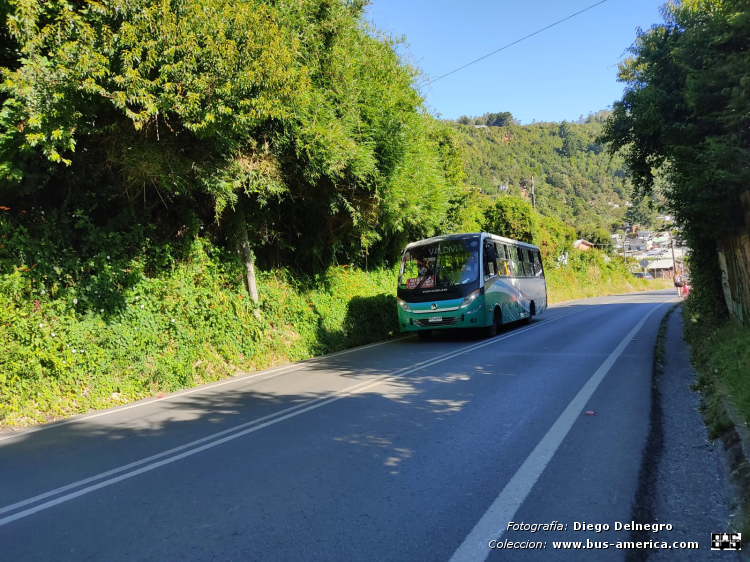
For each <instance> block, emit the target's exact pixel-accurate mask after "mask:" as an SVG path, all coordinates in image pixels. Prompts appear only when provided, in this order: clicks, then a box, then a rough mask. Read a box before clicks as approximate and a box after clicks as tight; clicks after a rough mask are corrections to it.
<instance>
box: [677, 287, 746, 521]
mask: <svg viewBox="0 0 750 562" xmlns="http://www.w3.org/2000/svg"><path fill="white" fill-rule="evenodd" d="M692 299H693V296H691V297H690V298H689V299H688V305H687V306H685V307H683V317H684V320H685V339H686V340H687V342H688V343H689V344H690V347H691V351H692V360H693V364H694V366H695V367H696V370H697V373H698V377H697V380H696V383H695V385H694V390H698V391H700V392H701V393H702V394H703V397H704V401H703V405H702V411H703V415H704V418H705V421H706V425H707V427H708V430H709V437H710V438H711V439H718V438H720V437H721V436H722V435H723V434H724V433H725V432H726V431H727V430H728V429H729V428H730V427H731V426H732V423H733V422H732V420H731V419H729V417H728V415H727V413H726V411H725V408H724V407H723V406H724V404H725V403H729V404H730V405H731V406H732V408H733V410H734V411H735V412H736V414H737V415H738V416H739V417H740V423H744V424H745V425H748V424H750V328H746V327H743V326H741V325H740V324H739V323H738V322H737V321H735V320H729V321H725V322H719V321H717V320H714V319H713V318H711V317H705V316H702V315H701V314H700V312H699V311H700V308H701V307H700V303H698V302H693V303H691V302H690V301H691V300H692ZM749 492H750V491H749V490H743V491H742V496H743V497H747V494H748V493H749ZM744 503H745V505H744V506H743V510H744V512H745V513H744V515H743V520H742V523H741V524H740V526H741V529H740V530H741V532H743V533H750V513H749V512H748V506H747V500H745V502H744Z"/></svg>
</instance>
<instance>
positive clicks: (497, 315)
mask: <svg viewBox="0 0 750 562" xmlns="http://www.w3.org/2000/svg"><path fill="white" fill-rule="evenodd" d="M502 322H503V317H502V313H501V312H500V309H499V308H497V307H496V308H495V312H494V313H493V314H492V324H491V325H489V326H487V337H488V338H494V337H495V336H496V335H497V327H498V326H499V325H500V324H502Z"/></svg>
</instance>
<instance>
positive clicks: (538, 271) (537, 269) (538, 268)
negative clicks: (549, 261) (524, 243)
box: [534, 250, 544, 277]
mask: <svg viewBox="0 0 750 562" xmlns="http://www.w3.org/2000/svg"><path fill="white" fill-rule="evenodd" d="M534 275H535V276H536V277H544V269H542V257H541V256H540V255H539V252H538V251H536V250H535V251H534Z"/></svg>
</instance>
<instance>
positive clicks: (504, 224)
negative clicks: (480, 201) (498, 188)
mask: <svg viewBox="0 0 750 562" xmlns="http://www.w3.org/2000/svg"><path fill="white" fill-rule="evenodd" d="M538 228H539V219H538V217H537V214H536V212H535V211H534V208H533V207H532V206H531V205H530V204H529V202H528V201H526V200H525V199H522V198H520V197H502V198H500V199H497V200H495V203H494V205H492V206H491V207H489V208H488V209H487V211H486V212H485V216H484V224H483V230H484V231H486V232H492V233H493V234H498V235H500V236H505V237H507V238H512V239H514V240H520V241H522V242H528V243H533V242H534V240H536V237H537V234H538Z"/></svg>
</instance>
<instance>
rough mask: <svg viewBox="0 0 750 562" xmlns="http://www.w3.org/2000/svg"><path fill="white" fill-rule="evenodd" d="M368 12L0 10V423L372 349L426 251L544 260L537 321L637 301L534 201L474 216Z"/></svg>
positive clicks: (616, 266)
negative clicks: (568, 304)
mask: <svg viewBox="0 0 750 562" xmlns="http://www.w3.org/2000/svg"><path fill="white" fill-rule="evenodd" d="M363 5H364V2H358V1H355V2H341V1H339V0H302V1H294V2H292V1H281V2H277V1H270V0H269V1H264V0H249V1H246V2H231V1H229V0H109V1H107V2H93V1H88V0H77V1H74V2H70V1H63V0H54V1H42V0H11V1H9V2H4V3H2V4H0V17H3V18H5V19H6V21H7V24H8V25H7V26H6V27H4V28H3V29H2V32H0V65H2V69H1V70H0V72H2V79H3V80H2V86H0V103H1V104H2V107H1V108H0V348H2V349H3V351H4V352H3V353H2V354H0V423H3V424H18V425H23V424H27V423H34V422H38V421H41V420H44V419H48V417H56V416H60V415H68V414H71V413H76V412H85V411H88V410H89V409H90V408H99V407H105V406H109V405H114V404H119V403H122V402H124V401H129V400H133V399H137V398H139V397H142V396H147V395H151V394H155V393H159V392H164V391H169V390H174V389H177V388H181V387H185V386H191V385H194V384H198V383H201V382H206V381H211V380H215V379H218V378H220V377H222V376H226V375H228V374H231V373H234V372H236V370H237V369H255V368H259V367H263V366H267V365H271V364H275V363H278V362H283V361H289V360H296V359H300V358H303V357H309V356H312V355H316V354H320V353H325V352H329V351H333V350H337V349H342V348H345V347H349V346H352V345H357V344H360V343H365V342H369V341H376V340H379V339H383V338H386V337H389V336H390V335H393V333H394V330H395V328H396V326H395V313H394V310H395V304H394V302H393V298H394V297H393V287H395V279H394V275H395V272H394V262H395V261H396V260H397V258H398V255H399V250H400V249H401V248H402V247H403V245H404V244H405V242H406V241H408V240H414V239H418V238H423V237H427V236H430V235H432V234H436V233H443V232H460V231H477V230H480V229H486V230H492V231H494V232H502V233H505V234H508V235H510V236H514V237H517V238H522V239H525V240H529V241H535V242H537V243H539V244H540V246H541V247H542V252H543V255H544V258H545V263H546V265H547V268H548V271H549V279H550V296H551V298H553V299H564V298H570V297H577V296H586V295H591V294H594V293H597V292H599V293H600V292H617V291H623V290H634V289H636V288H644V287H646V284H645V283H643V282H637V281H635V280H631V279H630V277H629V274H628V271H627V268H626V267H625V265H624V264H623V263H622V262H621V261H618V260H617V259H610V258H609V257H606V256H605V255H604V254H602V253H599V252H590V253H588V254H586V255H584V254H583V253H580V252H575V251H572V250H570V243H571V241H572V240H573V239H574V238H575V237H576V235H577V234H578V233H577V232H576V230H575V229H574V228H573V227H572V226H571V224H573V221H575V220H578V218H579V216H578V215H575V214H573V215H566V214H564V213H563V214H562V215H561V216H562V217H563V218H564V219H568V221H569V222H570V224H567V223H565V222H563V221H561V220H558V219H556V218H553V217H552V215H553V214H554V213H555V212H557V211H560V212H561V213H562V212H563V210H564V208H563V207H555V206H554V205H553V204H552V201H554V199H553V198H552V197H551V196H550V198H548V201H549V202H548V203H544V205H548V207H544V208H543V210H544V211H545V214H546V215H547V216H540V215H538V214H537V213H535V212H534V211H533V209H531V207H530V206H529V204H528V203H527V202H525V201H524V200H523V199H521V198H514V197H512V196H503V197H494V195H496V194H493V193H489V192H488V193H485V194H483V193H482V192H481V189H480V187H482V186H483V184H481V182H477V183H478V186H475V185H473V184H472V179H471V178H472V177H477V176H476V174H475V175H474V176H472V174H473V173H474V172H472V170H473V168H472V165H471V163H470V162H471V156H470V155H469V160H468V162H469V164H468V165H467V166H466V169H467V170H468V172H469V179H468V180H467V178H466V174H465V169H464V162H463V157H464V156H463V147H464V141H462V140H461V139H462V135H468V134H474V131H468V132H467V131H463V130H462V129H461V128H460V127H458V128H454V127H452V126H451V125H449V124H445V123H440V122H437V121H436V120H434V119H433V118H431V117H430V116H429V115H428V114H427V113H426V112H425V110H424V107H423V105H422V100H421V98H420V96H419V95H418V93H417V92H416V90H415V89H414V88H413V87H412V84H413V80H414V78H415V75H416V74H415V72H416V71H415V70H414V69H413V68H411V67H410V66H408V65H407V64H404V63H403V62H402V61H401V60H400V59H399V57H398V56H397V53H396V50H395V49H394V46H395V44H394V41H393V40H392V39H391V38H390V37H388V36H385V35H382V34H381V33H379V32H378V31H377V30H374V29H372V28H370V27H369V26H368V25H367V24H366V23H364V19H363V17H362V10H363ZM510 121H512V118H511V117H510V116H509V115H505V114H497V115H495V116H494V117H493V119H492V121H491V124H492V126H493V127H494V126H502V127H511V128H513V127H515V126H516V125H513V123H512V122H510ZM487 122H488V123H489V121H487ZM509 123H510V124H509ZM597 126H598V125H597ZM513 130H515V129H513ZM523 130H525V129H523ZM558 133H559V131H558ZM524 134H525V133H523V132H522V130H521V129H519V132H518V133H517V136H518V138H523V135H524ZM478 138H479V137H478ZM558 140H559V139H558ZM556 142H557V141H556ZM532 144H533V143H532ZM561 146H562V145H561ZM519 150H520V148H519ZM529 150H531V151H532V152H531V154H530V155H528V156H525V157H524V158H525V160H524V162H527V163H528V164H529V165H531V164H530V163H531V162H532V161H533V158H535V157H539V158H541V153H540V152H538V151H537V152H536V153H535V152H534V150H533V147H532V146H531V145H529ZM597 150H598V149H597ZM535 154H536V156H535ZM579 156H580V158H583V155H579ZM579 156H576V155H569V156H565V158H568V159H569V160H570V162H574V161H575V162H578V160H575V159H576V158H578V157H579ZM585 158H589V157H588V156H586V157H585ZM584 160H585V159H583V160H580V162H584ZM571 166H573V167H574V168H575V167H576V166H578V164H571ZM581 166H583V168H581V169H584V168H586V166H587V164H585V162H584V163H582V164H581ZM611 171H613V173H614V171H615V168H612V170H611ZM525 173H526V171H525V169H521V170H520V171H519V172H518V174H520V175H518V176H517V177H518V178H521V177H522V176H523V174H525ZM545 173H546V172H545ZM550 174H551V172H550ZM515 177H516V176H507V178H508V181H515V179H514V178H515ZM545 177H547V176H545ZM539 181H540V185H541V184H543V185H549V186H552V185H553V184H552V183H549V184H545V183H544V182H545V181H549V179H544V178H541V177H540V180H539ZM591 181H593V180H591ZM606 181H607V182H609V183H608V185H613V186H615V185H623V186H625V185H626V184H625V182H626V180H624V179H622V178H619V177H617V176H616V175H615V176H614V179H612V178H609V179H607V180H606ZM576 185H577V184H576ZM587 185H588V184H587ZM484 187H485V188H486V186H484ZM550 189H551V188H550ZM574 189H575V188H574ZM592 189H593V188H592ZM612 189H613V190H614V187H613V188H612ZM563 191H564V190H563ZM542 193H545V188H544V187H542ZM586 196H588V195H587V194H586V195H584V197H586ZM584 210H586V211H588V213H587V214H585V215H584V214H582V215H580V216H582V217H583V216H585V217H586V218H587V220H588V219H591V220H594V217H595V215H594V214H591V213H592V212H593V211H590V210H589V209H584ZM607 220H608V219H607ZM565 252H569V254H570V255H569V260H568V265H563V266H560V267H559V268H558V267H557V263H558V262H557V258H558V256H559V255H560V254H563V253H565Z"/></svg>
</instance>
